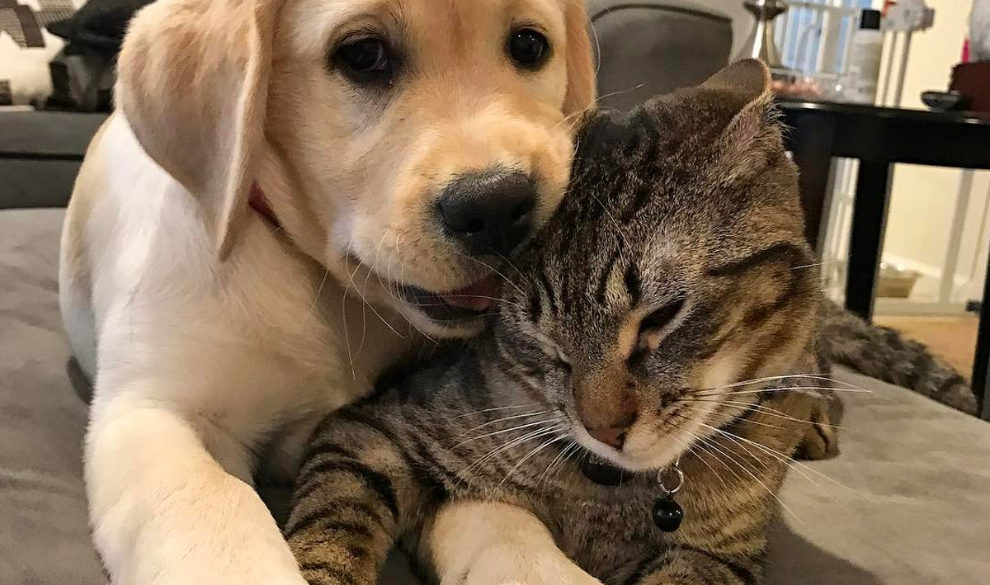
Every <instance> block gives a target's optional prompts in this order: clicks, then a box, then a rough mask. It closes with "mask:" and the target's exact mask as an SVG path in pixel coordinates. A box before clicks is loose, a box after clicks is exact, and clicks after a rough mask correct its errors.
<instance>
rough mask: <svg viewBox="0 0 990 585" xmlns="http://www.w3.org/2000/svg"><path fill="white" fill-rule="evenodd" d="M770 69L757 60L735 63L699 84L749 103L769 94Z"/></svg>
mask: <svg viewBox="0 0 990 585" xmlns="http://www.w3.org/2000/svg"><path fill="white" fill-rule="evenodd" d="M771 84H772V80H771V77H770V69H768V68H767V66H766V65H764V64H763V62H762V61H760V60H758V59H743V60H741V61H736V62H735V63H733V64H731V65H729V66H728V67H726V68H724V69H722V70H721V71H719V72H718V73H716V74H715V75H712V76H711V77H710V78H708V81H706V82H704V83H702V84H701V87H703V88H706V89H714V90H721V91H728V92H731V93H734V94H737V95H739V96H740V97H742V98H743V99H744V100H746V102H747V103H748V102H751V101H753V100H755V99H757V98H759V97H762V96H764V95H769V94H770V89H771Z"/></svg>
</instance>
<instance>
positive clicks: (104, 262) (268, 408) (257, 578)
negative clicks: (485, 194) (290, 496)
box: [60, 0, 594, 585]
mask: <svg viewBox="0 0 990 585" xmlns="http://www.w3.org/2000/svg"><path fill="white" fill-rule="evenodd" d="M519 22H523V23H526V24H534V23H535V24H538V25H539V26H540V27H541V29H542V30H543V31H544V32H545V33H546V35H547V37H548V38H549V39H550V40H551V43H552V45H553V47H554V53H553V57H552V60H551V61H550V63H549V64H548V65H547V67H546V68H545V69H543V70H542V71H540V72H537V73H526V74H522V73H521V72H519V71H517V70H515V69H514V68H513V67H512V65H511V63H509V61H508V60H507V59H506V58H505V55H504V37H505V35H506V34H507V32H508V30H509V27H510V26H511V25H513V24H517V23H519ZM369 24H373V25H375V26H379V27H381V28H384V29H386V33H387V34H393V35H400V34H401V35H405V36H404V37H403V42H404V43H405V44H404V45H403V46H404V47H405V48H406V50H409V51H412V55H411V57H410V58H411V59H413V62H414V64H415V68H416V71H417V75H415V76H413V77H411V78H410V79H408V80H404V81H403V82H402V83H401V84H399V85H397V86H396V88H395V89H394V90H393V94H392V95H391V96H390V97H389V103H388V107H383V106H381V104H380V103H379V102H376V101H374V99H373V98H370V97H367V96H363V95H361V94H360V92H358V91H355V90H354V88H352V87H350V86H348V85H347V84H346V83H345V82H344V81H343V80H342V79H341V77H340V76H339V75H336V74H335V73H334V72H333V71H332V70H330V68H329V67H328V65H327V51H328V47H330V46H331V45H332V43H333V42H334V41H335V40H336V39H337V38H338V37H339V36H340V35H341V34H344V33H346V32H347V31H348V27H350V28H353V27H355V26H357V27H360V26H367V25H369ZM585 24H586V23H585V16H584V11H583V8H582V7H581V5H580V3H579V2H576V1H575V0H486V2H455V1H452V0H451V1H439V0H284V1H283V0H252V1H248V2H242V1H238V0H212V1H211V0H159V1H158V2H156V3H154V4H152V5H150V6H149V7H148V8H146V9H144V10H143V11H142V12H141V13H140V14H139V15H138V17H137V18H136V19H135V21H134V22H133V24H132V27H131V30H130V32H129V34H128V36H127V40H126V42H125V46H124V50H123V53H122V54H121V57H120V62H119V70H120V80H119V84H118V87H117V94H116V98H117V103H118V111H117V113H115V114H114V115H113V116H111V118H110V119H109V120H108V122H107V123H106V124H105V126H104V127H103V128H102V129H101V131H100V133H99V134H98V135H97V137H96V138H95V139H94V140H93V143H92V144H91V146H90V149H89V151H88V153H87V157H86V162H85V163H84V165H83V168H82V170H81V172H80V175H79V178H78V180H77V184H76V188H75V191H74V193H73V198H72V202H71V204H70V207H69V211H68V216H67V219H66V223H65V228H64V233H63V242H62V263H61V270H60V288H61V304H62V312H63V317H64V321H65V324H66V328H67V330H68V333H69V337H70V340H71V342H72V346H73V349H74V352H75V354H76V355H77V357H78V358H79V360H80V363H81V364H82V366H83V368H84V370H85V371H86V372H87V373H89V374H90V375H92V376H93V377H94V380H95V386H96V391H95V397H94V402H93V407H92V413H91V422H90V427H89V432H88V435H87V438H86V449H85V454H86V461H85V473H86V482H87V488H88V493H89V501H90V510H91V519H92V526H93V535H94V539H95V542H96V545H97V548H98V549H99V552H100V554H101V555H102V558H103V560H104V563H105V564H106V567H107V569H108V570H109V572H110V574H111V577H112V579H113V581H114V582H115V583H116V584H117V585H194V584H196V585H198V584H210V585H228V584H229V585H262V584H263V585H289V584H292V585H300V584H301V583H302V582H303V581H302V578H301V577H300V574H299V572H298V569H297V567H296V563H295V561H294V559H293V558H292V556H291V554H290V553H289V549H288V547H287V546H286V544H285V543H284V541H283V539H282V537H281V534H280V532H279V530H278V528H277V526H276V524H275V522H274V521H273V520H272V518H271V516H270V514H269V512H268V510H267V509H266V508H265V506H264V504H263V503H262V501H261V500H260V499H259V497H258V496H257V495H256V493H255V491H254V488H253V484H252V478H253V476H254V473H255V472H256V471H257V469H258V468H259V467H261V466H264V467H265V468H266V469H268V470H275V471H276V472H280V473H281V474H283V475H284V476H285V477H291V476H292V474H293V473H294V471H295V467H296V465H297V461H298V458H299V456H300V450H301V448H302V445H303V443H304V441H305V440H306V438H307V437H308V435H309V433H310V431H311V429H312V427H313V425H314V423H315V421H316V420H317V419H318V418H320V417H321V416H322V415H323V414H324V413H325V412H326V411H327V410H329V409H332V408H336V407H339V406H341V405H343V404H346V403H348V402H351V401H353V400H355V399H357V398H359V397H361V396H363V395H364V394H366V393H367V392H368V391H369V390H370V388H371V386H372V383H373V380H374V379H375V377H376V376H377V375H378V374H379V373H380V372H381V370H382V369H383V368H384V367H385V366H387V365H388V364H390V363H392V362H394V361H395V360H396V359H398V358H400V357H401V356H402V355H403V354H405V353H407V352H410V351H414V350H416V349H417V348H419V347H420V346H421V345H422V344H423V343H424V340H425V337H424V335H423V332H424V331H425V333H427V334H433V335H467V334H470V333H472V332H473V329H471V328H462V329H450V330H445V329H441V328H438V327H437V326H435V325H434V324H433V323H431V322H429V321H427V320H425V319H424V318H423V317H422V315H420V314H418V313H417V312H416V311H415V310H413V309H411V308H410V307H408V306H407V305H406V304H405V303H403V302H401V301H399V300H397V299H396V298H394V295H393V294H391V288H393V287H394V283H396V282H402V283H404V284H414V285H416V286H419V287H422V288H426V289H428V290H433V291H438V292H440V291H445V290H453V289H456V288H460V287H462V286H465V285H466V284H468V283H470V282H472V281H474V280H476V279H477V278H478V277H479V275H482V274H484V273H485V268H484V267H482V266H478V263H477V262H474V261H471V260H469V259H466V258H465V257H464V256H463V255H462V254H459V253H458V252H457V250H456V249H454V248H453V247H452V246H451V245H450V244H448V243H447V242H446V241H445V240H444V239H443V238H442V237H441V235H440V234H438V233H437V232H438V230H436V228H435V226H433V225H432V224H431V223H430V222H429V221H428V219H427V214H428V209H429V208H430V206H431V205H432V201H433V197H435V196H436V194H437V192H438V191H439V190H440V189H442V187H443V185H444V184H445V182H446V181H448V180H449V179H450V178H451V177H453V176H455V175H456V174H458V173H461V172H466V171H471V170H476V169H480V168H485V167H488V166H491V165H495V164H498V165H503V166H508V167H511V168H515V169H518V170H522V171H525V172H529V173H531V174H533V175H535V176H537V177H538V178H539V179H540V203H539V205H538V210H537V214H538V219H542V218H545V217H546V216H547V215H549V213H550V211H551V210H552V209H553V208H554V206H555V205H556V203H557V201H559V198H560V196H561V194H562V192H563V187H564V183H565V182H566V180H567V174H568V169H569V164H570V156H571V148H572V146H571V137H570V133H571V124H570V122H571V121H572V120H573V119H574V118H575V117H576V116H577V115H579V114H580V113H581V112H582V111H583V110H584V109H585V108H587V107H588V106H590V105H591V104H592V102H593V95H594V91H593V70H592V66H591V60H590V51H589V47H588V39H587V36H586V32H585ZM253 184H258V185H259V186H260V187H261V188H262V189H263V190H264V193H265V195H266V196H267V199H268V201H269V202H270V204H271V207H272V209H273V210H274V212H275V214H276V216H277V217H278V219H279V222H280V223H281V227H279V228H273V227H272V226H271V225H270V224H268V223H267V222H266V221H265V220H264V219H262V217H261V216H260V215H258V214H257V213H255V212H253V211H252V210H251V209H249V207H248V204H247V201H248V194H249V192H250V189H251V186H252V185H253ZM427 343H428V342H427ZM499 514H501V512H499V511H498V510H495V509H493V508H491V507H486V506H475V507H472V506H463V507H460V508H457V509H455V510H453V511H452V512H451V513H450V514H448V515H447V516H445V517H446V518H448V521H446V522H445V523H441V524H440V526H441V527H443V530H444V533H443V534H444V536H443V537H442V538H441V537H438V538H436V539H434V540H433V542H434V543H435V546H437V547H439V548H438V554H439V555H440V557H441V558H442V559H443V560H444V562H445V563H449V564H450V566H451V567H452V568H450V569H449V570H446V571H444V574H449V575H455V574H457V575H459V574H462V573H464V572H465V571H466V574H467V575H468V577H469V583H471V584H479V585H488V584H492V585H497V584H501V583H511V582H519V583H522V582H526V583H534V584H535V583H537V582H540V583H543V582H546V583H550V582H553V583H563V582H564V580H565V577H566V576H567V575H569V574H570V573H569V572H568V571H565V570H552V569H550V568H549V567H550V565H547V564H546V558H547V557H545V556H542V555H539V554H537V549H538V547H539V546H542V547H544V549H545V550H551V549H553V548H554V547H553V543H552V542H550V541H549V540H548V535H547V534H546V532H545V530H543V529H542V528H541V527H539V525H538V523H537V522H536V521H535V519H529V518H521V519H520V524H519V525H518V529H520V530H521V529H523V527H524V526H525V525H526V522H529V523H530V524H532V526H533V527H534V528H533V532H532V533H531V534H532V536H531V537H530V540H528V541H527V543H528V546H527V548H526V550H525V551H521V552H518V553H513V554H511V555H509V557H501V556H500V555H499V554H496V552H492V551H497V548H496V549H491V550H487V552H486V551H479V550H478V548H477V546H476V545H477V542H478V541H477V539H475V540H472V541H469V542H468V541H465V542H463V543H462V541H461V539H460V538H459V537H458V534H472V533H475V531H476V530H477V527H478V526H480V525H489V522H490V520H491V519H492V517H493V515H495V516H496V517H497V516H498V515H499ZM508 517H510V516H505V517H503V518H508ZM511 517H515V516H511ZM503 521H504V520H503ZM491 526H493V528H492V529H490V530H489V531H487V532H485V533H484V534H486V535H487V536H486V537H487V538H488V540H487V541H486V542H487V543H488V544H486V546H485V548H486V549H487V548H488V547H489V545H494V544H497V543H498V542H500V541H501V542H503V543H506V546H509V545H510V544H511V543H512V542H515V541H514V538H515V536H516V533H515V532H513V531H503V530H498V529H497V528H494V527H495V526H497V524H492V525H491ZM475 534H480V533H475ZM510 548H511V547H510ZM506 550H509V549H508V548H507V549H506ZM513 550H517V549H513ZM552 558H553V559H554V561H553V562H554V563H559V564H560V565H561V566H565V567H573V565H571V564H570V563H569V561H567V560H566V559H564V558H562V557H561V556H559V555H558V556H557V557H552ZM442 565H443V564H442ZM530 565H532V566H530ZM496 567H497V568H498V569H499V570H498V572H495V571H494V569H495V568H496ZM443 568H444V567H443V566H441V569H443ZM573 570H574V569H570V572H573ZM566 580H567V582H572V581H573V580H571V579H566Z"/></svg>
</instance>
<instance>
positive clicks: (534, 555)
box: [463, 545, 602, 585]
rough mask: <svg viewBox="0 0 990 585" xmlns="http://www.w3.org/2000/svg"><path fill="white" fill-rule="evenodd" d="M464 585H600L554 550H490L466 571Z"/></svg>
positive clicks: (515, 548)
mask: <svg viewBox="0 0 990 585" xmlns="http://www.w3.org/2000/svg"><path fill="white" fill-rule="evenodd" d="M463 583H464V585H602V583H601V581H599V580H598V579H595V578H594V577H592V576H591V575H589V574H588V573H586V572H584V570H582V569H581V567H578V566H577V565H576V564H574V561H572V560H570V559H569V558H567V557H566V556H565V555H564V554H563V553H562V552H560V551H559V550H557V549H551V550H540V549H539V548H526V547H523V546H514V545H505V546H498V547H492V548H490V549H488V550H486V551H485V552H484V553H482V554H481V555H480V556H479V557H478V558H477V559H475V562H474V563H473V564H472V565H471V567H470V568H469V570H468V572H467V574H466V575H465V576H464V579H463Z"/></svg>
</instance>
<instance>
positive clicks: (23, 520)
mask: <svg viewBox="0 0 990 585" xmlns="http://www.w3.org/2000/svg"><path fill="white" fill-rule="evenodd" d="M61 218H62V212H61V211H57V210H31V211H27V210H21V211H5V212H0V584H3V585H67V584H72V585H102V584H103V583H104V577H103V573H102V570H101V568H100V564H99V561H98V559H97V556H96V553H95V552H94V550H93V548H92V546H91V544H90V539H89V530H88V528H87V520H86V503H85V493H84V488H83V483H82V479H81V465H80V456H81V452H80V444H81V441H82V437H83V432H84V428H85V420H86V408H85V405H84V403H83V402H82V400H80V399H79V398H78V396H77V395H76V392H75V391H74V390H73V388H72V384H71V382H70V378H69V376H68V375H67V372H66V368H65V365H66V361H67V359H68V347H67V344H66V341H65V339H64V338H63V335H62V332H61V330H62V329H61V323H60V320H59V316H58V302H57V297H56V290H57V289H56V280H55V275H56V262H57V256H58V238H59V229H60V225H59V224H60V221H61ZM840 377H841V378H842V379H844V380H848V381H851V382H852V383H854V384H856V385H858V386H861V387H864V388H868V389H870V390H871V391H872V393H871V394H860V393H857V394H848V395H845V399H846V404H847V416H846V420H845V421H844V422H843V425H844V426H845V427H847V428H846V429H845V430H843V431H842V433H843V434H842V439H841V443H842V454H841V455H840V456H839V457H838V458H837V459H835V460H832V461H825V462H816V463H811V464H808V466H807V467H800V471H799V472H796V473H792V474H791V477H790V478H789V479H788V481H787V484H786V486H785V489H784V492H783V494H782V500H783V501H784V503H785V504H786V505H787V506H788V507H789V508H790V509H791V510H792V511H793V514H791V513H785V515H784V518H783V520H782V522H781V523H780V525H779V526H778V528H777V531H776V532H775V534H774V538H773V540H772V544H771V554H770V560H769V581H768V582H769V584H770V585H793V584H795V583H801V584H802V585H878V584H889V585H937V584H943V583H944V584H946V585H949V584H952V585H963V584H967V585H968V584H970V583H972V584H976V583H985V582H986V581H987V576H988V575H990V555H987V554H986V545H987V540H986V539H987V536H988V535H990V514H988V511H990V489H987V486H990V466H988V465H987V462H988V461H990V425H988V424H987V423H985V422H982V421H980V420H978V419H975V418H972V417H969V416H966V415H964V414H962V413H959V412H957V411H954V410H952V409H950V408H947V407H945V406H943V405H941V404H938V403H936V402H932V401H930V400H928V399H926V398H923V397H921V396H919V395H917V394H914V393H911V392H909V391H907V390H904V389H902V388H897V387H894V386H889V385H886V384H882V383H879V382H876V381H875V380H871V379H868V378H863V377H860V376H855V375H852V374H848V373H845V372H843V373H841V374H840ZM802 474H803V475H805V476H807V478H805V477H802ZM822 476H827V477H828V478H830V479H825V478H824V477H822ZM266 495H272V496H276V495H277V490H273V491H271V492H267V493H266ZM688 513H690V510H688ZM393 560H396V561H398V562H397V563H396V564H394V565H390V567H391V568H390V569H389V571H390V575H391V578H388V579H386V582H388V583H411V582H412V581H411V580H410V578H408V576H406V577H403V576H402V575H407V573H406V572H405V570H404V569H403V567H402V564H401V559H393Z"/></svg>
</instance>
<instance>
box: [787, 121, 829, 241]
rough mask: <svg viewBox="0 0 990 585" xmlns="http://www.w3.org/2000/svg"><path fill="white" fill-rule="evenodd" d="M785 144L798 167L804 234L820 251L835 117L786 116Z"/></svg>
mask: <svg viewBox="0 0 990 585" xmlns="http://www.w3.org/2000/svg"><path fill="white" fill-rule="evenodd" d="M790 122H791V125H792V126H791V130H790V132H789V133H788V139H789V143H790V144H789V146H790V150H791V152H792V153H793V154H794V162H795V163H796V164H797V166H798V168H799V169H800V171H801V176H800V178H799V185H800V189H801V206H802V207H803V209H804V225H805V228H804V234H805V237H806V238H807V240H808V243H810V244H811V245H812V247H813V248H814V249H815V250H816V251H817V252H818V253H819V254H821V252H822V245H823V244H824V239H825V234H826V231H827V229H828V226H827V225H825V224H826V223H827V220H828V215H827V214H828V212H829V204H830V200H831V194H832V147H833V141H834V139H835V118H834V117H832V116H822V115H814V116H812V115H800V114H799V115H796V116H793V117H792V118H791V119H790Z"/></svg>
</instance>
